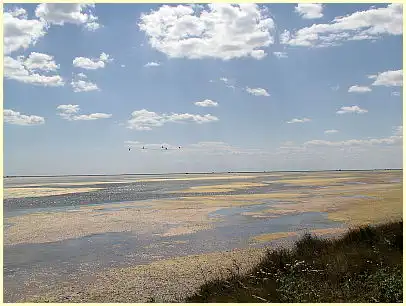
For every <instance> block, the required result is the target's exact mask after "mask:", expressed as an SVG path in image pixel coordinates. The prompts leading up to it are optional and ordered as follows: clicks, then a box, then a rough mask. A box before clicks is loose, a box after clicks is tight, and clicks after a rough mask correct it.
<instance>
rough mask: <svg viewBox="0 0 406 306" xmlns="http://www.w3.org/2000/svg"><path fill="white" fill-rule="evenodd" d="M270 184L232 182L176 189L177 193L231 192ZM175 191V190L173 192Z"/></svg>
mask: <svg viewBox="0 0 406 306" xmlns="http://www.w3.org/2000/svg"><path fill="white" fill-rule="evenodd" d="M263 186H268V185H267V184H263V183H248V182H247V183H231V184H224V185H211V186H193V187H190V188H189V189H186V190H181V191H175V193H195V192H229V191H234V190H237V189H244V188H250V187H263ZM171 193H174V192H171Z"/></svg>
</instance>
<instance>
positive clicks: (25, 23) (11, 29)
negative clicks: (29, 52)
mask: <svg viewBox="0 0 406 306" xmlns="http://www.w3.org/2000/svg"><path fill="white" fill-rule="evenodd" d="M3 26H4V28H3V29H4V38H3V43H4V54H10V53H12V52H14V51H17V50H19V49H27V48H28V47H29V46H30V45H35V43H36V42H37V41H38V40H39V39H40V38H41V37H43V36H44V35H45V34H46V31H47V27H46V24H45V23H44V22H42V21H41V20H37V19H28V17H27V12H26V11H25V10H24V9H23V8H15V9H13V10H9V11H5V12H4V14H3Z"/></svg>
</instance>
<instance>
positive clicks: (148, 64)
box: [144, 62, 161, 67]
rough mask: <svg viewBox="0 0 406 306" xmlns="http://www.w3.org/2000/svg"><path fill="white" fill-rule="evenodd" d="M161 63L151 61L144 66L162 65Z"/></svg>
mask: <svg viewBox="0 0 406 306" xmlns="http://www.w3.org/2000/svg"><path fill="white" fill-rule="evenodd" d="M160 65H161V64H160V63H157V62H149V63H146V64H145V65H144V67H158V66H160Z"/></svg>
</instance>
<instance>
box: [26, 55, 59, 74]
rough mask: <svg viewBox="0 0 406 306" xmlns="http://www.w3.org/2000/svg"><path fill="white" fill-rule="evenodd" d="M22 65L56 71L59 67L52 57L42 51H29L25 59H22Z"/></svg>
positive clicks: (33, 68) (28, 67)
mask: <svg viewBox="0 0 406 306" xmlns="http://www.w3.org/2000/svg"><path fill="white" fill-rule="evenodd" d="M24 66H25V67H26V68H27V69H28V70H30V71H33V70H42V71H47V72H48V71H56V70H57V69H59V65H57V64H56V63H55V61H54V57H53V56H51V55H48V54H44V53H37V52H31V53H30V55H29V56H28V58H27V59H26V60H24Z"/></svg>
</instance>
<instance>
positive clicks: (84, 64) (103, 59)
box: [73, 52, 113, 70]
mask: <svg viewBox="0 0 406 306" xmlns="http://www.w3.org/2000/svg"><path fill="white" fill-rule="evenodd" d="M111 61H113V59H112V58H111V57H110V55H108V54H106V53H104V52H103V53H102V54H100V57H99V58H93V59H90V58H87V57H75V59H74V60H73V66H74V67H77V68H82V69H87V70H95V69H99V68H104V67H105V66H106V63H108V62H111Z"/></svg>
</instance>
